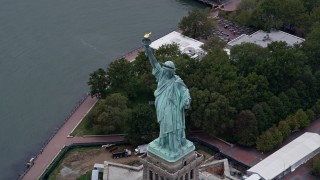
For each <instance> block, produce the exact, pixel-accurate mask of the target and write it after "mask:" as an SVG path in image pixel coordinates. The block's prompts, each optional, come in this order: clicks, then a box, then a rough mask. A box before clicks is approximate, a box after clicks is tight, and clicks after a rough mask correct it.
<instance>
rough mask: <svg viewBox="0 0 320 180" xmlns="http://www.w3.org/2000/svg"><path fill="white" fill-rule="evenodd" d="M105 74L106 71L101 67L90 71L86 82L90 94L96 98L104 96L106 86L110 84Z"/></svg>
mask: <svg viewBox="0 0 320 180" xmlns="http://www.w3.org/2000/svg"><path fill="white" fill-rule="evenodd" d="M106 75H107V73H106V71H105V70H103V69H102V68H99V69H97V70H96V71H94V72H93V73H90V75H89V76H90V78H89V81H88V82H87V84H88V85H89V87H90V95H91V96H92V97H97V98H98V99H103V98H105V97H106V93H107V87H108V86H109V85H110V83H109V81H108V79H107V77H106Z"/></svg>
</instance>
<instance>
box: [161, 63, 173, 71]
mask: <svg viewBox="0 0 320 180" xmlns="http://www.w3.org/2000/svg"><path fill="white" fill-rule="evenodd" d="M162 67H163V68H164V69H166V70H168V71H173V72H175V71H176V66H175V65H174V63H173V62H172V61H166V62H165V63H162Z"/></svg>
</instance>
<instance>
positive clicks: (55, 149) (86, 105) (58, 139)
mask: <svg viewBox="0 0 320 180" xmlns="http://www.w3.org/2000/svg"><path fill="white" fill-rule="evenodd" d="M96 102H97V99H96V98H91V97H90V96H88V97H87V98H86V99H85V101H84V102H83V103H82V104H81V105H80V107H79V108H78V109H77V111H76V112H75V113H74V114H73V115H72V116H71V117H70V119H69V120H68V121H67V122H66V123H65V124H64V125H63V126H62V127H61V129H60V130H59V131H58V132H57V134H56V135H55V136H54V137H53V138H52V139H51V140H50V142H49V143H48V144H47V146H46V147H45V148H44V149H43V151H42V153H41V154H39V156H38V157H37V159H36V160H35V162H34V165H33V166H32V167H31V168H30V169H29V171H28V172H27V173H26V174H25V176H24V177H23V179H25V180H34V179H38V177H39V176H40V175H41V174H42V173H43V172H44V171H45V169H46V168H47V167H48V166H49V165H50V163H51V162H52V161H53V160H54V158H55V157H56V156H57V155H58V153H59V152H60V150H61V149H62V148H63V147H64V146H65V145H66V146H67V145H70V144H73V143H88V142H119V141H123V140H124V136H123V135H116V136H103V137H73V138H68V135H69V134H70V133H71V131H72V130H73V128H74V127H75V126H76V125H77V124H78V123H79V122H80V121H81V120H82V119H83V118H84V116H85V115H86V114H87V112H88V111H89V110H90V109H91V108H92V107H93V106H94V105H95V103H96Z"/></svg>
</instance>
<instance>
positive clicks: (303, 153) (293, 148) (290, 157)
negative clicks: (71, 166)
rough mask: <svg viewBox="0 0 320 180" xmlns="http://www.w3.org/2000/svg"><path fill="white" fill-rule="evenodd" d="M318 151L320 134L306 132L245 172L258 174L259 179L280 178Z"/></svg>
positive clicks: (319, 148) (319, 149)
mask: <svg viewBox="0 0 320 180" xmlns="http://www.w3.org/2000/svg"><path fill="white" fill-rule="evenodd" d="M319 151H320V135H319V134H317V133H310V132H306V133H304V134H303V135H301V136H299V137H298V138H296V139H295V140H293V141H292V142H290V143H289V144H287V145H286V146H284V147H282V148H281V149H279V150H278V151H276V152H275V153H273V154H271V155H270V156H268V157H267V158H265V159H264V160H262V161H261V162H259V163H258V164H256V165H255V166H253V167H252V168H250V169H249V170H247V174H248V175H252V174H258V175H259V176H260V177H261V179H266V180H271V179H280V178H281V177H283V176H284V175H286V174H288V173H289V172H292V171H294V170H295V169H296V168H298V167H299V166H300V165H301V164H303V163H305V162H307V161H308V160H309V159H311V158H312V157H314V156H315V155H317V154H318V153H319Z"/></svg>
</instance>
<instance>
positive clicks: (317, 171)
mask: <svg viewBox="0 0 320 180" xmlns="http://www.w3.org/2000/svg"><path fill="white" fill-rule="evenodd" d="M311 172H312V174H313V175H314V176H316V177H318V178H319V177H320V156H319V155H317V156H315V157H314V158H313V159H312V168H311Z"/></svg>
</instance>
